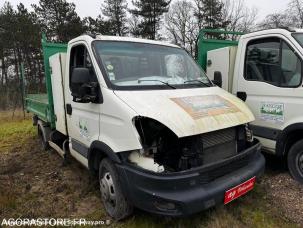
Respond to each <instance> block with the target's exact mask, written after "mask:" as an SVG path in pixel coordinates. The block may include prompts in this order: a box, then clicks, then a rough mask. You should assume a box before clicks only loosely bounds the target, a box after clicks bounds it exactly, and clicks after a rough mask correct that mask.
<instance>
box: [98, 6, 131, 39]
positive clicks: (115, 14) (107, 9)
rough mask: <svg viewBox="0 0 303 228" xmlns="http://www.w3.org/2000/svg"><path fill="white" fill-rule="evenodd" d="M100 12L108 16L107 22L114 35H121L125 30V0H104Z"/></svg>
mask: <svg viewBox="0 0 303 228" xmlns="http://www.w3.org/2000/svg"><path fill="white" fill-rule="evenodd" d="M102 7H103V8H102V9H101V10H102V13H103V14H104V15H105V16H106V17H108V23H109V24H110V27H111V28H112V33H113V34H114V35H118V36H122V35H125V34H126V32H127V27H126V26H125V24H126V9H127V3H126V0H105V1H104V4H103V5H102Z"/></svg>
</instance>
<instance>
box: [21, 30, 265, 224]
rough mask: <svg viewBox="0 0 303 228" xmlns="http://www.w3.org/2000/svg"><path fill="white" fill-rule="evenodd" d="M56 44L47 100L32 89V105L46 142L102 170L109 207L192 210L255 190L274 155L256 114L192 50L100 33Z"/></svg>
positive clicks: (50, 55)
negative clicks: (256, 134)
mask: <svg viewBox="0 0 303 228" xmlns="http://www.w3.org/2000/svg"><path fill="white" fill-rule="evenodd" d="M56 45H57V44H52V43H47V42H46V41H44V43H43V48H44V54H45V56H44V57H45V66H46V77H47V78H46V82H47V85H48V86H47V88H48V91H47V95H44V97H48V102H47V103H45V104H44V105H42V106H40V105H41V104H42V103H43V101H41V100H39V99H38V98H37V96H34V95H27V97H26V108H27V110H28V111H30V112H32V113H33V114H34V123H35V124H36V125H37V126H38V132H39V133H40V136H41V139H42V142H43V145H44V146H45V147H46V146H48V145H49V146H51V147H52V148H54V149H55V150H56V151H58V152H59V154H61V155H62V157H63V158H66V157H69V156H72V157H74V158H75V159H76V160H78V161H79V162H81V163H82V164H83V165H84V166H85V167H87V168H88V169H89V170H90V171H91V173H93V174H96V175H97V176H98V180H99V183H100V192H101V196H102V201H103V204H104V206H105V209H106V211H107V212H108V214H109V215H110V216H112V217H114V218H115V219H122V218H124V217H126V216H128V215H129V214H130V213H131V212H132V208H133V207H138V208H140V209H143V210H146V211H149V212H152V213H156V214H162V215H171V216H181V215H189V214H193V213H196V212H199V211H201V210H204V209H207V208H210V207H213V206H215V205H217V204H227V203H229V202H231V201H232V200H234V199H236V198H237V197H240V196H242V195H244V194H246V193H247V192H248V191H250V190H252V188H253V187H254V184H255V181H256V180H257V179H258V178H259V177H260V176H261V174H262V173H263V171H264V165H265V160H264V158H263V155H262V154H261V153H260V148H261V146H260V143H259V141H258V140H257V139H254V138H253V136H252V134H251V130H250V129H249V125H248V123H250V122H252V121H254V116H253V114H252V113H251V111H250V110H249V109H248V108H247V106H246V105H245V103H244V102H243V101H241V100H240V99H239V98H237V97H235V96H233V95H232V94H230V93H228V92H227V91H225V90H223V89H221V88H219V87H217V86H215V85H214V84H213V83H212V81H211V80H209V79H208V77H207V76H206V74H205V73H204V72H203V71H202V70H201V69H200V67H199V66H198V65H197V64H196V62H195V61H194V60H193V58H192V57H190V56H189V55H188V54H187V52H186V51H185V50H183V49H182V48H180V47H178V46H175V45H171V44H167V43H163V42H157V41H150V40H143V39H135V38H126V37H111V36H101V35H98V36H89V35H83V36H80V37H77V38H75V39H73V40H71V41H70V42H69V43H68V45H66V46H56ZM48 68H49V69H48ZM48 72H49V74H48ZM40 96H41V95H40Z"/></svg>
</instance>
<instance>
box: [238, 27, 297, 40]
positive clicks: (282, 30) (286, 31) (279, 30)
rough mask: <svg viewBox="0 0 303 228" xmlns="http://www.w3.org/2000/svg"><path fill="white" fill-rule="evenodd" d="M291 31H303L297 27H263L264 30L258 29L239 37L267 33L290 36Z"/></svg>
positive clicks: (243, 37) (244, 37)
mask: <svg viewBox="0 0 303 228" xmlns="http://www.w3.org/2000/svg"><path fill="white" fill-rule="evenodd" d="M292 33H303V29H298V28H277V29H265V30H260V31H256V32H252V33H248V34H245V35H243V36H242V37H241V39H246V38H251V37H254V36H262V35H268V34H281V35H285V36H290V35H291V34H292Z"/></svg>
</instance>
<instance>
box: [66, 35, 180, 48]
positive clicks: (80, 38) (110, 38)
mask: <svg viewBox="0 0 303 228" xmlns="http://www.w3.org/2000/svg"><path fill="white" fill-rule="evenodd" d="M96 40H102V41H123V42H136V43H145V44H155V45H162V46H168V47H174V48H180V47H179V46H177V45H174V44H171V43H168V42H165V41H155V40H148V39H140V38H133V37H123V36H105V35H96V37H95V38H93V37H92V36H90V35H86V34H85V35H81V36H78V37H76V38H74V39H72V40H71V41H70V42H69V43H68V44H72V43H75V42H78V41H86V42H88V43H91V42H93V41H96Z"/></svg>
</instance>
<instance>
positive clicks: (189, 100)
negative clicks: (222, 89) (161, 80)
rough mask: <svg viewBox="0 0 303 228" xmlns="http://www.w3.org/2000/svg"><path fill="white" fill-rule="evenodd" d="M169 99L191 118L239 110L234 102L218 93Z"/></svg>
mask: <svg viewBox="0 0 303 228" xmlns="http://www.w3.org/2000/svg"><path fill="white" fill-rule="evenodd" d="M171 100H172V101H174V102H175V103H176V104H178V105H179V106H180V107H181V108H183V109H184V110H185V111H186V112H187V113H188V114H189V115H190V116H191V117H192V118H193V119H200V118H203V117H207V116H217V115H222V114H229V113H236V112H240V110H239V109H238V108H237V107H236V106H235V105H234V104H232V103H231V102H230V101H228V100H226V99H224V98H222V97H220V96H218V95H207V96H192V97H181V98H171Z"/></svg>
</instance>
